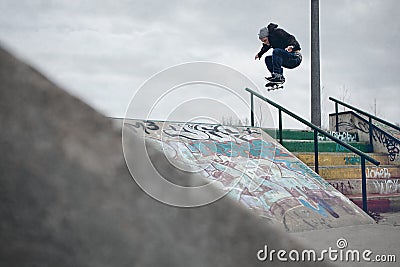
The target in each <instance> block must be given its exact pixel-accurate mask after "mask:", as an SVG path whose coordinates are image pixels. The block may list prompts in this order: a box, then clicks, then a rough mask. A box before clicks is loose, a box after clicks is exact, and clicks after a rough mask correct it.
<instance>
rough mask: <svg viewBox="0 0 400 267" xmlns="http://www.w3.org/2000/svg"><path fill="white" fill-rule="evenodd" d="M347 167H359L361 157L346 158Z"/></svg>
mask: <svg viewBox="0 0 400 267" xmlns="http://www.w3.org/2000/svg"><path fill="white" fill-rule="evenodd" d="M344 164H345V165H359V164H361V158H360V157H359V156H354V155H353V156H346V157H344Z"/></svg>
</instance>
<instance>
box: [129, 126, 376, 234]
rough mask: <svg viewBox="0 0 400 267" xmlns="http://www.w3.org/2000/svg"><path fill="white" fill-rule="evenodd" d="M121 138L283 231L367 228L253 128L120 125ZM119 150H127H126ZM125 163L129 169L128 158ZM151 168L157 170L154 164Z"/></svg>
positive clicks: (354, 210) (356, 212) (343, 201)
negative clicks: (135, 138)
mask: <svg viewBox="0 0 400 267" xmlns="http://www.w3.org/2000/svg"><path fill="white" fill-rule="evenodd" d="M124 134H126V135H129V134H136V135H141V136H143V137H144V139H145V140H146V143H151V144H152V145H155V147H157V149H159V150H160V151H162V152H163V153H164V154H165V155H166V157H167V158H168V160H169V162H170V163H171V164H172V165H174V166H175V167H176V168H179V169H182V170H183V171H186V172H196V173H198V174H200V175H201V176H203V177H205V178H207V180H208V181H209V182H210V183H212V184H214V185H216V186H217V187H219V188H222V189H223V190H225V191H226V193H227V194H228V197H229V198H231V199H234V200H235V201H237V202H239V203H240V204H241V205H242V206H244V207H246V208H247V209H249V210H251V211H252V212H254V213H256V214H257V215H258V216H260V217H262V218H263V219H264V220H265V221H268V222H271V223H273V224H275V225H278V226H280V227H283V228H284V229H285V230H287V231H304V230H311V229H324V228H332V227H340V226H347V225H359V224H369V223H373V220H372V219H371V218H370V217H369V216H368V215H367V214H365V213H364V212H363V211H362V210H361V209H360V208H358V207H357V206H356V205H355V204H353V203H352V202H351V201H350V200H349V199H347V198H346V197H345V196H343V195H342V194H341V193H340V192H339V191H337V190H336V189H334V188H333V187H332V186H331V185H330V184H329V183H328V182H326V181H325V180H324V179H322V178H321V177H320V176H319V175H317V174H316V173H315V172H314V171H313V170H311V169H310V168H309V167H307V165H305V164H304V163H303V162H301V161H300V160H299V159H297V158H296V157H295V156H294V155H293V154H291V153H290V152H289V151H287V150H286V149H285V148H284V147H283V146H281V145H280V144H279V143H278V142H276V140H274V139H273V138H271V137H270V136H269V135H268V134H266V133H265V132H264V131H263V130H261V129H259V128H248V127H230V126H222V125H210V124H195V123H179V122H154V121H139V120H125V121H124ZM124 148H125V149H126V150H129V148H127V147H126V144H124ZM126 160H127V163H128V166H130V165H131V162H129V160H130V159H129V157H126ZM153 165H154V166H155V168H157V162H153ZM130 167H131V166H130ZM130 169H131V171H132V168H130ZM145 191H146V190H145Z"/></svg>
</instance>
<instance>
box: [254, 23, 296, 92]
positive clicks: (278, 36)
mask: <svg viewBox="0 0 400 267" xmlns="http://www.w3.org/2000/svg"><path fill="white" fill-rule="evenodd" d="M258 38H259V39H260V41H261V42H262V43H263V46H262V48H261V50H260V52H258V53H257V54H256V56H255V59H261V57H262V55H263V54H264V53H265V52H267V51H268V50H269V49H270V48H273V51H272V56H267V57H265V64H266V65H267V68H268V70H269V71H270V72H271V77H267V78H266V79H267V80H268V81H269V83H268V84H267V85H266V86H267V87H268V86H271V85H273V84H283V83H284V82H285V77H284V76H283V68H282V67H284V68H288V69H293V68H296V67H298V66H299V65H300V63H301V60H302V56H301V53H300V50H301V48H300V44H299V43H298V42H297V40H296V38H295V37H294V36H293V35H291V34H289V33H287V32H286V31H285V30H283V29H281V28H278V25H277V24H274V23H270V24H269V25H268V26H267V27H263V28H261V29H260V32H259V34H258Z"/></svg>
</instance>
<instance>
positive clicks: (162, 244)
mask: <svg viewBox="0 0 400 267" xmlns="http://www.w3.org/2000/svg"><path fill="white" fill-rule="evenodd" d="M0 87H1V88H0V127H1V131H0V149H1V160H0V200H1V201H0V217H1V223H0V265H1V266H10V267H12V266H18V267H23V266H94V267H101V266H107V267H109V266H141V267H143V266H145V267H146V266H256V265H259V266H265V265H266V264H267V265H269V266H286V265H287V262H280V261H277V260H276V258H275V259H274V261H273V262H260V261H259V260H258V259H257V253H258V252H259V251H260V250H262V249H264V248H265V246H266V245H268V247H269V248H270V249H274V250H279V249H285V250H287V251H288V250H290V249H297V250H300V249H301V246H299V245H298V244H296V242H293V241H292V240H291V239H290V238H289V237H288V235H287V234H286V233H283V232H280V231H279V230H277V229H276V228H274V227H272V226H271V225H268V224H266V223H265V222H263V221H262V220H260V219H259V218H258V217H257V216H254V215H253V214H252V213H250V212H248V211H247V210H246V209H243V208H242V207H241V206H239V205H236V203H235V202H234V201H232V200H231V199H229V198H223V199H221V200H219V201H216V202H214V203H212V204H210V205H207V206H204V207H201V208H186V209H185V208H177V207H171V206H168V205H165V204H162V203H160V202H158V201H155V200H154V199H152V198H150V197H149V196H148V195H146V194H145V193H144V192H143V191H142V190H141V189H140V188H139V187H138V186H137V185H136V183H134V182H133V180H132V178H131V176H130V175H129V172H128V170H127V168H126V165H125V163H124V159H123V156H122V152H121V138H120V132H119V131H116V130H114V129H113V124H112V123H111V122H110V121H109V120H107V119H106V118H104V117H103V116H102V115H101V114H98V113H97V112H96V111H94V110H93V109H91V108H90V107H88V106H87V105H85V104H84V103H82V102H81V101H79V100H77V99H75V98H73V97H71V96H70V95H68V94H67V93H65V92H64V91H62V90H60V89H59V88H58V87H57V86H56V85H54V84H53V83H51V82H50V81H48V80H47V79H46V78H45V77H44V76H43V75H41V74H40V73H38V72H37V71H35V70H34V69H32V68H31V67H29V66H28V65H26V64H24V63H22V62H20V61H19V60H18V59H16V58H15V57H13V56H12V55H10V54H9V53H7V52H6V51H4V50H2V49H0ZM128 140H129V144H130V145H131V147H133V148H135V147H138V149H137V164H138V165H140V166H142V170H146V168H147V167H146V166H144V164H142V162H143V157H142V154H141V152H142V151H140V147H139V146H138V145H137V143H138V139H137V138H128ZM149 149H150V150H149V151H148V152H149V153H151V154H152V155H153V157H155V158H156V159H158V160H157V162H158V163H159V166H164V165H165V166H167V165H168V164H169V163H168V162H165V161H164V158H163V157H162V154H161V153H159V151H158V150H157V149H153V148H152V147H151V146H150V147H149ZM149 173H150V171H149ZM169 173H170V175H171V176H173V177H175V179H176V180H187V179H191V178H190V177H191V176H189V178H188V175H187V173H184V172H180V171H179V170H176V169H174V168H170V169H169ZM183 174H186V175H185V176H183ZM195 175H196V174H193V176H195ZM148 178H149V179H150V180H151V177H150V175H149V176H148ZM201 179H202V177H195V178H193V180H196V181H198V180H201ZM293 265H294V266H310V265H314V264H313V263H312V262H295V263H294V264H293ZM317 265H318V266H325V264H324V263H321V262H318V263H315V266H317Z"/></svg>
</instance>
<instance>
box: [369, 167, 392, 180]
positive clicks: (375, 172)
mask: <svg viewBox="0 0 400 267" xmlns="http://www.w3.org/2000/svg"><path fill="white" fill-rule="evenodd" d="M366 176H367V178H372V179H375V178H385V179H389V178H390V172H389V169H388V168H367V170H366Z"/></svg>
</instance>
